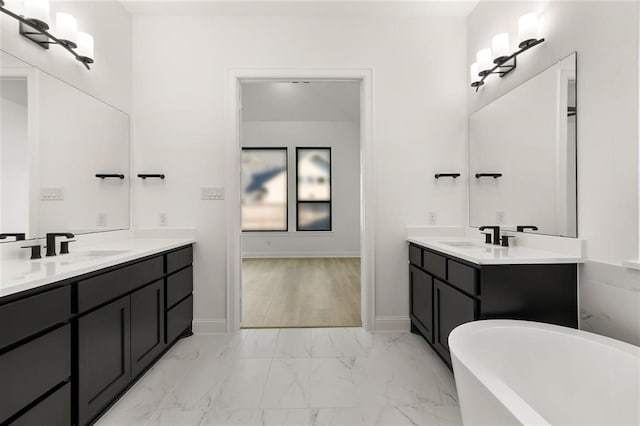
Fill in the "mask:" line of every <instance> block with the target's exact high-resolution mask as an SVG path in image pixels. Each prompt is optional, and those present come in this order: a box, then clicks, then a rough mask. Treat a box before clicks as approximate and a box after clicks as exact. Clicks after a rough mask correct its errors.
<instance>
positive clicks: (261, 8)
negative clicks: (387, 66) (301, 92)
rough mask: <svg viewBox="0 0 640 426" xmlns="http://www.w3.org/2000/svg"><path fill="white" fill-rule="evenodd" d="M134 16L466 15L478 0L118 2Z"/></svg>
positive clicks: (139, 0) (130, 0) (129, 0)
mask: <svg viewBox="0 0 640 426" xmlns="http://www.w3.org/2000/svg"><path fill="white" fill-rule="evenodd" d="M119 1H120V2H121V3H122V4H123V5H124V7H125V9H127V10H128V11H129V12H130V13H131V14H134V15H183V16H188V15H199V16H201V15H211V16H307V17H323V16H324V17H345V16H365V17H367V16H368V17H427V16H467V15H468V14H469V13H470V12H471V10H473V8H474V7H475V6H476V4H477V3H478V1H479V0H440V1H435V0H341V1H334V0H285V1H282V0H280V1H274V0H226V1H221V0H119Z"/></svg>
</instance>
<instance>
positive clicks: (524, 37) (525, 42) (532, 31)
mask: <svg viewBox="0 0 640 426" xmlns="http://www.w3.org/2000/svg"><path fill="white" fill-rule="evenodd" d="M537 40H538V15H537V14H535V13H527V14H526V15H522V16H521V17H520V19H518V41H519V45H518V46H519V47H520V48H521V49H522V48H524V47H528V46H529V45H531V44H532V43H533V42H535V41H537Z"/></svg>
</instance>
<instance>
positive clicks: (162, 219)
mask: <svg viewBox="0 0 640 426" xmlns="http://www.w3.org/2000/svg"><path fill="white" fill-rule="evenodd" d="M159 219H160V220H159V222H160V226H168V225H169V219H168V217H167V214H166V213H160V217H159Z"/></svg>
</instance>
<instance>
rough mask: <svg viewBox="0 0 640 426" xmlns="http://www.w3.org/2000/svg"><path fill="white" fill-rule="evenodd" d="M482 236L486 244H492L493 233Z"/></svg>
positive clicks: (484, 233)
mask: <svg viewBox="0 0 640 426" xmlns="http://www.w3.org/2000/svg"><path fill="white" fill-rule="evenodd" d="M482 235H484V243H485V244H491V233H490V232H483V233H482Z"/></svg>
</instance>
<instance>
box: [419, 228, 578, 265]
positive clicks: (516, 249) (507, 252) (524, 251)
mask: <svg viewBox="0 0 640 426" xmlns="http://www.w3.org/2000/svg"><path fill="white" fill-rule="evenodd" d="M408 241H409V242H412V243H414V244H417V245H420V246H423V247H426V248H430V249H432V250H435V251H439V252H442V253H445V254H448V255H450V256H453V257H457V258H459V259H463V260H466V261H468V262H471V263H475V264H478V265H508V264H512V265H515V264H543V263H544V264H551V263H584V261H585V259H584V258H583V257H581V256H578V255H574V254H567V253H561V252H555V251H549V250H543V249H539V248H532V247H523V246H513V247H501V246H495V245H492V244H484V243H482V242H481V241H480V237H478V238H475V239H473V238H469V237H467V236H463V235H459V236H412V237H409V238H408Z"/></svg>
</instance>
